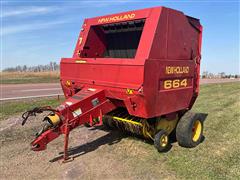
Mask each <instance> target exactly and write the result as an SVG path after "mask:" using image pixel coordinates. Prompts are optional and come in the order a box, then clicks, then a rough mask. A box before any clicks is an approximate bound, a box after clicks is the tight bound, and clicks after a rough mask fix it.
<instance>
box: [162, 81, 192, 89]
mask: <svg viewBox="0 0 240 180" xmlns="http://www.w3.org/2000/svg"><path fill="white" fill-rule="evenodd" d="M187 85H188V82H187V79H174V80H165V81H164V82H163V87H164V89H175V88H181V87H187Z"/></svg>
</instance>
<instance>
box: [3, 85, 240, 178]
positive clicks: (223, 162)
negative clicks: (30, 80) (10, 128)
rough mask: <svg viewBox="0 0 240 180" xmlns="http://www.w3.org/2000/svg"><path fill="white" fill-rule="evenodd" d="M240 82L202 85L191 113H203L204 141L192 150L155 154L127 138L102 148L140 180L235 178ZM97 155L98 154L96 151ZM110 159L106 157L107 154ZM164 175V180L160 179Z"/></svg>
mask: <svg viewBox="0 0 240 180" xmlns="http://www.w3.org/2000/svg"><path fill="white" fill-rule="evenodd" d="M239 98H240V83H223V84H210V85H202V86H201V90H200V96H199V97H198V99H197V101H196V103H195V105H194V107H193V110H192V111H195V112H202V113H207V114H208V117H207V119H206V121H205V123H204V136H205V140H204V142H203V143H201V144H200V145H199V146H197V147H196V148H192V149H187V148H182V147H179V146H178V145H177V143H174V144H173V148H172V149H171V150H170V151H169V152H168V153H164V154H159V153H158V152H157V151H156V150H155V148H154V146H153V145H152V144H148V143H143V141H142V140H139V139H137V138H133V137H129V138H125V139H122V141H121V142H120V143H118V144H116V146H109V147H108V146H107V147H105V148H102V149H101V150H102V153H106V151H109V153H110V154H114V158H115V159H117V160H118V161H119V163H122V164H125V165H126V166H127V167H129V173H130V174H132V176H133V178H134V177H142V179H161V178H168V179H171V178H172V177H173V178H178V179H239V177H240V110H239V109H240V99H239ZM57 104H59V102H58V101H57V100H56V99H55V98H51V99H41V100H39V99H36V100H32V101H31V102H29V101H26V102H23V103H19V102H9V103H4V104H3V106H2V107H3V108H2V111H1V115H2V116H3V118H4V119H5V118H7V117H10V116H11V115H12V114H19V113H22V112H23V111H25V110H27V109H30V108H32V107H35V106H41V105H51V106H56V105H57ZM100 153H101V151H100ZM109 156H110V155H109ZM163 176H164V177H163Z"/></svg>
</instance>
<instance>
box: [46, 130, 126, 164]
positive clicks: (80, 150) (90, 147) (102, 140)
mask: <svg viewBox="0 0 240 180" xmlns="http://www.w3.org/2000/svg"><path fill="white" fill-rule="evenodd" d="M89 130H90V131H94V130H102V131H106V132H108V133H107V134H106V135H104V136H102V137H99V138H97V139H96V140H93V141H91V142H88V143H85V144H82V145H79V146H76V147H73V148H69V150H68V155H69V156H70V157H71V158H74V159H75V158H77V157H79V156H82V155H84V154H87V153H89V152H92V151H95V150H96V149H98V148H99V147H100V146H102V145H106V144H108V145H113V144H116V143H118V142H120V141H121V140H122V139H123V138H126V137H128V135H127V134H126V133H123V132H121V131H117V130H115V131H112V130H107V129H106V128H105V127H95V128H91V129H89ZM60 159H63V152H60V153H59V156H57V157H55V158H53V159H51V160H50V161H49V162H56V161H58V160H60Z"/></svg>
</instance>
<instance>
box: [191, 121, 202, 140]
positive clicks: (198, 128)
mask: <svg viewBox="0 0 240 180" xmlns="http://www.w3.org/2000/svg"><path fill="white" fill-rule="evenodd" d="M201 132H202V123H201V122H200V121H199V120H196V121H195V122H194V124H193V128H192V140H193V141H194V142H196V141H198V140H199V138H200V136H201Z"/></svg>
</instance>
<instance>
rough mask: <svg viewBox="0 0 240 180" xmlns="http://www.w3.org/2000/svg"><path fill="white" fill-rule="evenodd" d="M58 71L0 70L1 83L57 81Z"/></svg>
mask: <svg viewBox="0 0 240 180" xmlns="http://www.w3.org/2000/svg"><path fill="white" fill-rule="evenodd" d="M59 75H60V73H59V72H1V74H0V79H1V84H22V83H51V82H59Z"/></svg>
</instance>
